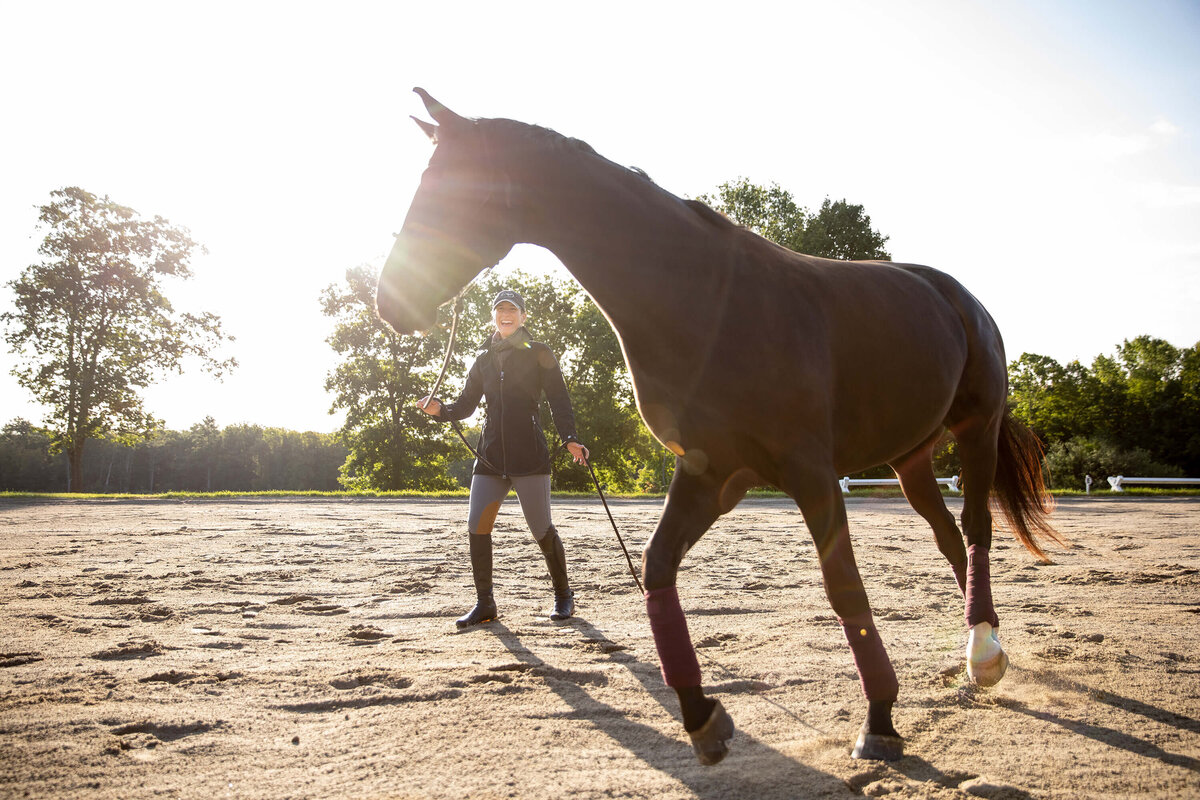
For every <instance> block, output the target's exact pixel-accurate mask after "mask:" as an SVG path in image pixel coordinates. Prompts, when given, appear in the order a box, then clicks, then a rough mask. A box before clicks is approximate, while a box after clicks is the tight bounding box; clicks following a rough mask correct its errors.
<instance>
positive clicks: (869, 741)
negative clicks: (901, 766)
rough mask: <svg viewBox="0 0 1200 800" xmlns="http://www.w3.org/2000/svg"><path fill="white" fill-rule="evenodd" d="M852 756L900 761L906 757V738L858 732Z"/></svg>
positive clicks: (872, 759)
mask: <svg viewBox="0 0 1200 800" xmlns="http://www.w3.org/2000/svg"><path fill="white" fill-rule="evenodd" d="M850 757H851V758H865V759H868V760H870V761H899V760H900V759H902V758H904V740H903V739H901V738H900V737H899V736H884V735H883V734H879V733H867V732H866V731H862V732H861V733H859V734H858V741H857V742H855V744H854V751H853V752H852V753H850Z"/></svg>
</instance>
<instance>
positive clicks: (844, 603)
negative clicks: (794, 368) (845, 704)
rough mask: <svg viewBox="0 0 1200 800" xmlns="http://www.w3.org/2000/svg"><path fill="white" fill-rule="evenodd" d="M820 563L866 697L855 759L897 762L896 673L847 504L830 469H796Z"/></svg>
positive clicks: (795, 484) (794, 485)
mask: <svg viewBox="0 0 1200 800" xmlns="http://www.w3.org/2000/svg"><path fill="white" fill-rule="evenodd" d="M786 488H788V490H789V492H790V493H791V494H792V495H793V497H795V499H796V501H797V503H798V505H799V506H800V511H801V513H802V514H803V515H804V521H805V523H806V524H807V525H808V529H809V531H810V532H811V533H812V537H813V541H814V542H815V543H816V546H817V554H818V556H819V557H820V560H821V577H822V580H823V581H824V584H825V595H826V597H828V598H829V604H830V606H831V607H832V608H833V611H834V613H835V614H837V618H838V622H839V623H840V624H841V626H842V631H843V633H844V634H845V636H846V641H847V642H848V643H849V644H850V651H851V652H852V653H853V655H854V665H855V667H857V668H858V677H859V680H860V681H861V683H862V689H863V694H865V695H866V697H867V702H868V711H867V719H866V721H865V722H864V723H863V727H862V731H861V733H860V734H859V737H858V741H857V743H856V744H855V746H854V751H853V753H852V755H853V756H854V758H869V759H884V760H888V761H892V760H896V759H898V758H900V757H902V756H903V755H904V740H903V739H901V738H900V734H898V733H897V732H896V729H895V727H893V725H892V705H893V704H894V703H895V702H896V697H897V695H898V693H899V683H898V681H897V680H896V671H895V670H894V669H893V668H892V662H891V661H890V660H889V659H888V655H887V651H886V650H885V649H884V647H883V641H882V640H881V639H880V638H879V632H878V631H877V630H876V628H875V622H874V620H873V619H872V617H871V606H870V604H869V603H868V602H867V592H866V590H865V589H864V588H863V583H862V578H861V577H860V575H859V573H858V565H857V564H856V563H855V561H854V551H853V550H852V549H851V547H850V531H849V523H848V521H847V519H846V505H845V503H844V502H843V500H842V494H841V492H840V491H839V489H838V486H837V479H836V476H835V475H834V474H833V471H832V470H828V471H826V470H823V469H817V468H815V467H812V466H811V465H809V466H807V467H801V468H799V469H797V471H796V472H795V474H794V475H793V476H792V480H790V481H789V483H788V486H787V487H786Z"/></svg>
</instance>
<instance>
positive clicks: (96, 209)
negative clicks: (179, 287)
mask: <svg viewBox="0 0 1200 800" xmlns="http://www.w3.org/2000/svg"><path fill="white" fill-rule="evenodd" d="M51 198H52V200H51V202H50V203H48V204H47V205H44V206H42V207H41V209H40V215H39V221H40V223H41V225H42V226H43V227H44V228H45V229H46V235H45V238H44V239H43V240H42V244H41V247H40V248H39V249H38V252H39V253H40V254H41V256H42V260H41V261H40V262H39V263H37V264H33V265H31V266H29V267H27V268H26V269H25V270H24V271H23V272H22V273H21V275H20V277H19V278H17V279H15V280H12V281H10V282H9V284H8V285H9V287H11V288H12V290H13V292H14V293H15V295H16V297H15V306H16V311H13V312H8V313H5V314H4V315H2V319H3V320H4V322H5V326H6V335H5V338H6V340H7V342H8V344H9V346H10V347H11V348H12V349H13V350H14V352H16V353H17V355H18V358H19V361H20V363H19V364H18V365H17V367H16V368H14V369H13V374H14V375H15V376H16V377H17V380H18V382H19V383H20V384H21V385H22V386H24V387H25V388H27V389H29V390H30V391H31V392H32V393H33V395H34V396H35V397H36V398H37V400H38V401H39V402H41V403H42V404H43V405H45V406H47V407H48V408H49V409H50V412H49V415H48V421H47V422H48V425H47V427H48V428H50V429H51V430H53V432H54V435H55V443H56V446H58V447H61V448H62V449H63V450H65V451H66V454H67V460H68V463H69V473H68V474H69V480H68V487H67V488H68V491H80V490H81V489H82V485H83V454H84V447H85V445H86V444H87V442H88V441H89V440H94V439H100V438H116V439H119V440H123V441H129V440H132V439H134V438H136V437H139V436H143V435H145V434H146V433H147V432H148V431H151V430H153V429H154V428H155V427H156V425H157V423H156V421H155V420H154V418H153V417H152V416H151V415H150V414H149V413H148V412H147V411H146V410H145V408H144V407H143V404H142V398H141V396H140V394H139V392H140V390H142V389H144V388H145V387H146V386H148V385H150V383H152V382H154V381H155V380H157V379H158V378H159V377H160V376H161V375H163V374H164V373H167V372H172V371H174V372H182V369H183V362H184V360H185V359H186V358H187V357H189V356H190V357H196V358H198V359H199V360H200V361H201V363H202V366H203V368H204V369H206V370H207V371H209V372H212V373H214V374H215V375H216V376H217V377H218V378H220V376H221V375H222V373H223V372H224V371H225V370H228V369H231V368H232V367H234V366H236V361H234V359H232V358H230V359H226V360H218V359H217V358H215V357H214V356H212V355H211V353H212V351H213V350H214V349H215V348H216V347H218V346H219V345H220V344H221V343H222V342H223V341H226V340H229V341H232V338H233V337H228V336H226V335H225V334H224V333H223V332H222V331H221V322H220V319H219V318H218V317H216V316H215V315H213V314H209V313H204V314H199V315H194V314H190V313H185V312H179V311H176V310H175V308H174V307H173V306H172V305H171V303H170V301H169V300H168V299H167V297H166V294H165V293H164V291H165V286H164V279H165V278H167V277H173V278H177V279H180V280H185V279H187V278H189V277H191V270H190V268H189V266H188V261H189V259H190V258H191V256H192V253H193V251H194V250H195V249H196V248H197V247H198V245H197V244H196V243H195V242H194V241H192V239H191V237H190V235H189V233H188V231H187V230H186V229H184V228H179V227H175V226H173V225H171V224H170V223H169V222H168V221H167V220H164V219H163V218H161V217H154V218H152V219H145V218H142V217H140V216H138V214H137V212H135V211H134V210H133V209H131V208H127V207H125V206H121V205H118V204H116V203H114V202H112V201H111V200H109V199H108V198H107V197H96V196H95V195H93V194H90V193H89V192H85V191H84V190H82V189H79V188H76V187H69V188H65V189H60V190H57V191H54V192H52V193H51Z"/></svg>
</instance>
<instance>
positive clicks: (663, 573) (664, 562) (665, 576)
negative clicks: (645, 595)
mask: <svg viewBox="0 0 1200 800" xmlns="http://www.w3.org/2000/svg"><path fill="white" fill-rule="evenodd" d="M679 561H680V559H679V558H678V557H677V556H676V554H675V552H674V550H673V548H671V547H668V546H665V545H664V544H663V543H662V542H656V541H655V540H654V539H653V538H652V539H651V540H650V542H649V543H648V544H647V545H646V549H645V550H643V551H642V585H643V586H644V587H645V588H646V591H648V592H650V591H654V590H655V589H666V588H667V587H669V586H674V585H675V578H676V576H677V575H678V574H679Z"/></svg>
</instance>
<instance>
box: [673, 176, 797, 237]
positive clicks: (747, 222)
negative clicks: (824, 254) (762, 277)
mask: <svg viewBox="0 0 1200 800" xmlns="http://www.w3.org/2000/svg"><path fill="white" fill-rule="evenodd" d="M696 199H697V200H699V201H701V202H703V203H706V204H708V206H709V207H711V208H712V209H714V210H716V211H720V212H721V213H722V214H724V215H725V216H727V217H729V218H730V219H731V220H733V221H734V222H735V223H737V224H738V225H742V226H744V227H747V228H749V229H750V230H752V231H754V232H755V233H757V234H758V235H759V236H762V237H763V238H765V239H770V240H771V241H772V242H775V244H779V245H783V246H784V247H786V248H788V249H789V250H795V251H796V252H798V253H802V252H806V251H805V250H804V249H803V248H804V229H805V227H806V226H807V225H808V219H809V216H808V212H807V210H805V209H803V208H801V207H800V206H799V205H797V204H796V200H795V198H793V197H792V193H791V192H789V191H787V190H786V189H784V188H783V187H781V186H780V185H779V184H778V183H774V182H772V183H771V185H770V186H759V185H758V184H755V183H751V182H750V180H749V179H748V178H738V179H737V180H733V181H726V182H725V183H722V184H721V185H720V186H718V187H717V189H716V194H715V195H708V194H702V195H700V196H699V197H697V198H696Z"/></svg>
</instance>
